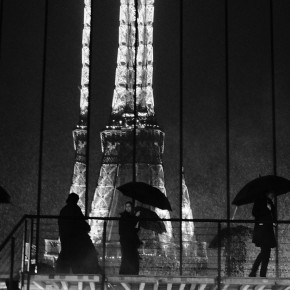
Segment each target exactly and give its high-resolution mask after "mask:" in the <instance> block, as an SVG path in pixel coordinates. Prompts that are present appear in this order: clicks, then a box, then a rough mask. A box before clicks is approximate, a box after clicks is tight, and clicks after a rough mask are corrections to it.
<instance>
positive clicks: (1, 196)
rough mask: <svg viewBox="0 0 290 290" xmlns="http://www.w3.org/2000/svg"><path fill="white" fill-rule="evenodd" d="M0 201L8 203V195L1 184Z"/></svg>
mask: <svg viewBox="0 0 290 290" xmlns="http://www.w3.org/2000/svg"><path fill="white" fill-rule="evenodd" d="M0 203H10V195H9V194H8V192H7V191H6V190H5V189H4V188H3V187H2V186H0Z"/></svg>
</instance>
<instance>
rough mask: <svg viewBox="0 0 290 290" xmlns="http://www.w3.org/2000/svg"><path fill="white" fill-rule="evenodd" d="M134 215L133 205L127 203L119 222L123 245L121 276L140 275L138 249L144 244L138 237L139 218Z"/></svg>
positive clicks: (138, 213)
mask: <svg viewBox="0 0 290 290" xmlns="http://www.w3.org/2000/svg"><path fill="white" fill-rule="evenodd" d="M139 215H140V212H137V213H136V215H134V213H133V205H132V203H131V202H126V204H125V210H124V212H122V213H121V218H120V220H119V235H120V244H121V255H122V258H121V266H120V270H119V274H121V275H125V274H129V275H138V274H139V259H140V257H139V252H138V248H139V247H140V245H141V244H142V243H141V241H140V239H139V237H138V231H139V227H138V216H139Z"/></svg>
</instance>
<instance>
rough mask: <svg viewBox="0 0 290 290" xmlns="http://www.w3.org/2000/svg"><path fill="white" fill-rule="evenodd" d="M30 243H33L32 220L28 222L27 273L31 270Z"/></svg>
mask: <svg viewBox="0 0 290 290" xmlns="http://www.w3.org/2000/svg"><path fill="white" fill-rule="evenodd" d="M32 242H33V218H31V220H30V236H29V253H28V266H27V271H28V272H30V270H31V257H32V254H31V253H32Z"/></svg>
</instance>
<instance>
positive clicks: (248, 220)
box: [26, 215, 290, 224]
mask: <svg viewBox="0 0 290 290" xmlns="http://www.w3.org/2000/svg"><path fill="white" fill-rule="evenodd" d="M26 217H27V218H38V216H37V215H26ZM39 218H43V219H58V218H59V216H58V215H40V216H39ZM63 218H64V217H62V219H63ZM68 219H69V217H68ZM85 219H90V220H119V219H120V217H91V216H86V217H85ZM139 219H140V220H150V221H155V220H162V221H171V222H180V221H182V222H204V223H206V222H207V223H233V224H238V223H248V224H252V223H255V222H256V221H255V220H254V219H247V220H242V219H239V220H227V219H182V218H170V219H156V218H145V219H142V218H139ZM264 222H267V221H264ZM275 223H277V224H290V220H277V221H275Z"/></svg>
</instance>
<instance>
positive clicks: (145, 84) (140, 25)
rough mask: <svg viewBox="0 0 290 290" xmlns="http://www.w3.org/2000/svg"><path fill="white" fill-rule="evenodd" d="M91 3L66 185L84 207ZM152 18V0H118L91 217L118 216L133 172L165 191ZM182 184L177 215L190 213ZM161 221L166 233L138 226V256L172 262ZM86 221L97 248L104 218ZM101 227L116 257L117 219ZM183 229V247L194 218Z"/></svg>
mask: <svg viewBox="0 0 290 290" xmlns="http://www.w3.org/2000/svg"><path fill="white" fill-rule="evenodd" d="M90 4H91V3H90V0H85V9H84V13H85V15H84V30H83V49H82V53H83V58H82V59H83V67H82V87H81V102H80V103H81V105H80V107H81V109H80V123H79V125H78V126H77V128H76V129H75V130H74V131H73V136H74V144H75V151H76V155H75V156H76V157H75V165H74V174H73V180H72V186H71V192H75V193H77V194H79V196H80V201H79V205H80V207H81V208H82V210H83V211H84V208H85V206H84V200H85V194H84V193H85V187H86V158H85V157H86V146H87V145H86V136H87V123H86V118H87V111H88V81H89V41H90V39H89V36H90V12H91V10H90ZM136 7H137V11H136ZM136 17H137V21H136ZM153 19H154V0H138V1H134V0H120V26H119V47H118V57H117V68H116V75H115V89H114V93H113V103H112V111H111V114H110V119H109V124H108V125H107V126H106V128H105V129H104V130H103V131H102V132H101V144H102V154H103V155H102V164H101V168H100V174H99V178H98V184H97V187H96V189H95V193H94V198H93V202H92V207H91V212H90V216H91V217H119V213H120V212H122V211H123V205H124V203H125V201H127V200H128V198H125V197H124V196H123V195H122V194H121V193H120V192H119V191H118V190H117V187H118V186H119V185H122V184H124V183H127V182H130V181H132V179H133V174H135V177H134V180H136V181H142V182H145V183H148V184H150V185H152V186H154V187H157V188H158V189H160V190H161V191H162V192H163V193H164V194H165V195H166V187H165V183H164V170H163V164H162V162H163V160H162V159H163V152H164V136H165V133H164V132H163V131H162V130H161V128H160V127H159V125H158V123H157V121H156V117H155V111H154V98H153V87H152V84H153ZM136 24H137V25H136ZM136 26H137V27H136ZM136 39H137V40H136ZM136 41H137V43H136ZM136 53H137V55H136ZM135 74H136V76H135ZM134 94H135V95H134ZM135 102H136V103H135ZM133 166H135V168H133ZM182 183H183V200H182V212H183V214H182V218H192V210H191V206H190V200H189V194H188V191H187V187H186V185H185V179H184V177H183V180H182ZM153 210H155V212H156V213H157V214H158V215H159V217H160V218H164V219H170V213H169V212H168V211H167V210H161V209H158V208H154V209H153ZM164 223H165V227H166V233H163V234H155V233H154V232H152V231H148V230H142V231H141V233H140V238H141V240H142V241H143V247H142V249H141V250H140V251H141V255H142V254H143V256H144V257H145V258H146V256H151V257H153V256H154V257H156V255H157V256H163V257H171V259H172V261H173V262H172V263H176V259H175V257H176V242H177V243H178V241H175V240H174V238H173V227H172V224H171V222H170V221H166V222H164ZM90 225H91V238H92V240H93V242H94V243H95V245H96V246H97V247H98V246H100V245H101V242H102V237H103V231H104V221H103V220H91V223H90ZM106 230H107V237H106V240H107V256H109V257H110V256H111V258H119V256H120V254H119V253H118V250H117V249H118V240H119V237H118V224H117V222H116V221H110V222H108V225H107V228H106ZM182 232H183V241H184V242H185V243H184V245H183V246H184V247H185V248H187V249H188V246H189V245H190V243H192V242H194V241H195V236H194V225H193V223H190V222H183V223H182ZM110 246H111V247H110ZM110 249H111V251H110ZM144 257H143V258H142V259H143V262H144ZM168 259H169V258H168ZM155 260H156V259H155ZM151 262H152V261H151ZM151 262H150V261H149V263H151ZM155 262H156V261H155ZM166 263H167V264H168V263H169V264H170V261H168V260H167V261H166ZM141 268H142V263H141ZM171 268H172V270H174V265H171Z"/></svg>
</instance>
